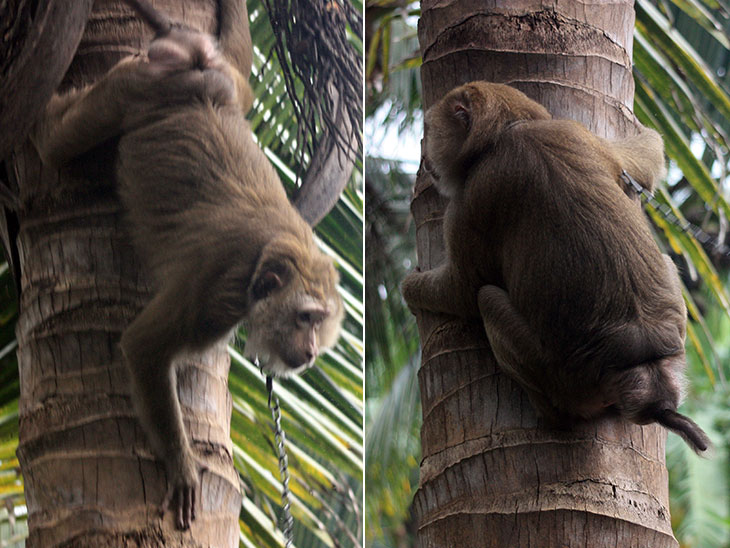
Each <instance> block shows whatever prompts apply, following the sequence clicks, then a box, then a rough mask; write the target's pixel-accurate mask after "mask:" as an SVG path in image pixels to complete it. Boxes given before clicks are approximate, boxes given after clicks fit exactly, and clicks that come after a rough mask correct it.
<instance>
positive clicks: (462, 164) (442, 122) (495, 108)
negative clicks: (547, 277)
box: [424, 81, 551, 196]
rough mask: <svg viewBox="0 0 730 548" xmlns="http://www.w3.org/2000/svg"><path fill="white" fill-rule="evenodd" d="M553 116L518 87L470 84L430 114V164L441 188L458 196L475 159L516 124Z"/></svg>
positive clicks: (427, 121) (426, 162) (427, 145)
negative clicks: (457, 193)
mask: <svg viewBox="0 0 730 548" xmlns="http://www.w3.org/2000/svg"><path fill="white" fill-rule="evenodd" d="M550 118H551V116H550V113H548V111H547V110H545V108H544V107H543V106H542V105H540V104H538V103H536V102H535V101H533V100H532V99H530V98H528V97H527V96H526V95H525V94H524V93H522V92H521V91H518V90H516V89H514V88H512V87H509V86H506V85H504V84H492V83H490V82H482V81H477V82H471V83H469V84H465V85H463V86H460V87H458V88H455V89H453V90H451V91H450V92H449V93H447V94H446V96H445V97H443V98H442V99H441V100H440V101H439V102H438V103H436V104H435V105H434V106H433V107H431V108H430V109H429V110H428V112H426V117H425V121H424V142H425V144H424V148H425V151H426V154H425V158H424V167H425V169H426V170H427V171H430V172H431V173H432V175H433V177H434V180H435V181H436V186H437V188H438V190H439V192H441V193H442V194H444V195H445V196H453V195H454V193H455V192H458V191H459V189H460V188H462V187H463V185H464V180H465V179H466V177H467V175H468V171H469V169H470V168H471V166H473V165H474V162H475V161H476V160H477V159H478V158H479V156H481V155H483V154H488V153H489V149H490V147H491V146H492V145H493V144H494V143H496V141H497V139H499V137H500V135H501V134H502V132H504V131H505V130H507V129H509V127H510V126H511V125H512V124H513V123H514V122H519V121H523V120H528V121H529V120H549V119H550Z"/></svg>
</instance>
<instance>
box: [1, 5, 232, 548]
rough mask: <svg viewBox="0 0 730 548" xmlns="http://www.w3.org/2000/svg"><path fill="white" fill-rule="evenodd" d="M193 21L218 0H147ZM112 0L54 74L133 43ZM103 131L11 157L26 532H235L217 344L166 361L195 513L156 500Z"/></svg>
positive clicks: (70, 540)
mask: <svg viewBox="0 0 730 548" xmlns="http://www.w3.org/2000/svg"><path fill="white" fill-rule="evenodd" d="M154 3H155V5H156V6H157V7H158V8H159V9H160V10H164V11H165V12H166V13H168V14H170V15H171V16H172V17H173V18H175V19H177V20H182V21H184V22H185V23H186V24H188V25H190V26H191V27H195V28H201V29H207V30H208V31H213V32H215V29H216V27H217V25H216V4H217V3H216V2H215V1H213V0H198V1H195V2H193V1H187V2H181V1H177V0H164V1H162V0H157V1H156V2H154ZM130 13H131V12H130V11H129V10H128V8H125V7H123V5H122V4H120V2H118V1H115V0H101V1H97V2H96V5H95V8H94V12H93V14H92V16H91V19H90V21H89V23H88V25H87V28H86V31H85V34H84V37H83V39H82V42H81V45H80V46H79V49H78V52H77V54H76V57H75V59H74V61H73V63H72V65H71V68H70V69H69V71H68V73H67V75H66V77H65V79H64V82H63V84H62V88H65V89H68V88H74V87H79V86H83V85H85V84H87V83H90V82H93V81H94V80H96V79H98V78H99V77H100V76H101V75H102V74H103V73H104V72H105V71H106V70H108V69H109V68H110V67H111V66H112V65H113V64H114V63H116V62H117V61H118V60H119V59H120V58H122V57H124V56H126V55H128V54H130V53H134V52H136V51H138V50H139V49H142V48H143V47H145V45H146V44H147V43H148V42H149V40H150V39H151V37H152V31H151V29H149V28H148V27H147V26H145V25H143V24H142V23H141V22H140V21H139V20H138V19H136V18H132V17H130ZM114 152H115V143H108V144H106V145H104V146H102V147H99V148H98V149H96V150H94V151H92V152H91V153H89V154H87V155H86V156H85V157H83V158H81V159H78V160H77V161H75V162H73V163H72V164H70V165H69V166H68V167H65V168H63V169H61V170H58V171H57V170H50V169H47V168H46V167H45V166H43V165H42V164H41V162H40V160H39V159H38V157H37V155H36V153H35V151H34V149H33V148H32V146H30V145H29V144H26V145H25V147H24V148H23V149H22V150H20V151H19V152H18V153H17V154H16V157H15V164H14V167H15V171H16V174H17V177H18V182H19V187H20V192H21V204H22V205H21V210H20V212H19V220H20V231H19V236H18V239H17V245H18V248H19V252H20V258H21V271H22V274H21V290H22V295H21V302H20V306H21V312H20V318H19V321H18V327H17V336H18V343H19V347H18V361H19V366H20V378H21V399H20V410H19V415H20V434H19V435H20V445H19V448H18V457H19V459H20V463H21V468H22V472H23V476H24V480H25V492H26V499H27V506H28V525H29V529H30V533H29V538H28V542H27V545H28V546H30V547H39V548H49V547H54V546H74V547H86V546H88V547H92V546H93V547H94V548H99V547H107V546H108V547H112V546H113V547H118V546H145V547H147V546H166V547H183V546H184V547H192V546H216V547H218V546H220V547H224V546H237V545H238V535H239V532H238V530H239V529H238V515H239V509H240V503H241V493H240V487H239V481H238V476H237V474H236V471H235V469H234V468H233V460H232V448H231V441H230V432H229V429H230V414H231V398H230V395H229V393H228V389H227V375H228V368H229V359H228V354H227V352H226V348H225V345H219V346H218V347H217V348H215V349H213V350H211V351H210V352H208V353H206V354H205V355H204V356H201V357H199V358H190V359H188V360H186V361H185V363H183V364H181V366H180V367H179V368H178V393H179V397H180V401H181V403H182V407H183V415H184V419H185V426H186V429H187V431H188V435H189V436H190V438H191V440H192V442H193V443H192V445H193V446H194V449H195V450H196V455H197V457H198V459H199V461H200V462H201V464H205V465H206V466H207V467H208V471H207V472H206V473H205V474H204V475H203V478H202V486H201V491H202V493H201V499H200V501H199V506H198V509H199V511H198V518H197V520H196V521H195V522H194V523H193V526H192V528H191V530H190V531H186V532H180V531H176V530H175V529H174V524H173V516H172V512H170V511H168V512H167V513H166V514H165V515H164V518H161V517H160V515H159V513H158V510H159V505H160V503H161V502H162V500H163V497H164V494H165V492H166V478H165V472H164V468H163V466H162V465H161V464H160V463H159V462H157V461H156V460H155V459H154V457H153V456H152V453H151V451H150V449H149V446H148V444H147V442H146V439H145V436H144V433H143V432H142V430H141V428H140V426H139V424H138V422H137V419H136V416H135V414H134V411H133V409H132V406H131V404H130V398H129V382H128V378H127V371H126V367H125V365H124V362H123V360H122V355H121V352H120V349H119V344H118V343H119V336H120V334H121V332H122V331H123V330H124V328H125V327H126V325H127V324H128V323H129V322H130V321H131V320H132V319H133V318H134V317H135V316H136V314H137V313H138V312H139V311H140V309H141V308H142V306H143V305H144V304H145V302H146V301H147V300H148V298H149V297H150V287H149V285H148V283H147V281H146V278H145V273H144V272H143V271H142V270H141V269H140V267H139V264H138V260H137V258H136V257H135V253H134V250H133V249H132V247H131V244H130V242H129V238H128V236H127V233H126V232H125V230H124V223H123V221H122V215H123V212H122V210H121V206H120V203H119V201H118V200H117V197H116V194H115V189H114V182H113V176H112V169H111V167H112V165H113V162H114Z"/></svg>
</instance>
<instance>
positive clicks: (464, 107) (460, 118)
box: [451, 93, 471, 131]
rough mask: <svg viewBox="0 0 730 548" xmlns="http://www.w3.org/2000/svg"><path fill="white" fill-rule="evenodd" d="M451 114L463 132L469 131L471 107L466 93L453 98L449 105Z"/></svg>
mask: <svg viewBox="0 0 730 548" xmlns="http://www.w3.org/2000/svg"><path fill="white" fill-rule="evenodd" d="M451 113H452V115H453V116H454V119H455V120H456V121H457V122H459V124H461V126H462V127H463V128H464V130H465V131H469V129H471V105H470V103H469V97H468V96H467V95H466V93H461V94H460V95H459V96H458V97H455V98H454V102H453V103H452V104H451Z"/></svg>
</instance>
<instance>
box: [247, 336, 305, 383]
mask: <svg viewBox="0 0 730 548" xmlns="http://www.w3.org/2000/svg"><path fill="white" fill-rule="evenodd" d="M243 355H244V356H246V359H247V360H249V361H250V362H251V363H253V364H256V359H257V358H258V362H259V363H258V365H259V367H261V370H262V371H263V372H264V373H266V374H267V375H271V376H272V377H277V378H280V379H282V378H288V377H293V376H294V375H298V374H299V373H301V372H303V371H304V370H306V369H309V368H308V366H307V364H304V365H300V366H299V367H295V368H291V367H289V366H288V365H286V364H285V363H284V362H283V361H281V360H280V359H279V357H278V356H272V355H271V354H270V353H269V352H267V351H263V350H261V349H258V348H256V345H255V344H249V342H248V341H246V346H245V348H244V349H243Z"/></svg>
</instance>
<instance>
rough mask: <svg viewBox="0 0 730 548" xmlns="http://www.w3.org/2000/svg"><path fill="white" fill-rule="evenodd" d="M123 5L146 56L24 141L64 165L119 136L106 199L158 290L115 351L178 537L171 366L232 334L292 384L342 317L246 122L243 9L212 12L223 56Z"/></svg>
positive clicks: (182, 477)
mask: <svg viewBox="0 0 730 548" xmlns="http://www.w3.org/2000/svg"><path fill="white" fill-rule="evenodd" d="M128 3H129V4H130V5H131V6H132V7H134V8H135V9H138V10H140V14H141V16H142V17H143V18H144V19H146V20H147V21H148V22H149V23H150V24H151V25H152V27H153V29H154V30H156V31H157V36H156V38H155V39H154V40H153V41H152V43H151V44H150V46H149V49H148V51H147V54H146V55H144V54H140V55H137V56H132V57H128V58H125V59H123V60H122V61H120V62H119V63H118V64H117V65H115V66H114V67H112V69H111V70H110V71H109V72H108V73H107V74H106V75H105V76H103V77H102V78H101V79H100V80H99V81H98V82H96V83H95V84H93V85H91V86H88V87H86V88H82V89H79V90H75V91H72V92H70V93H67V94H65V95H58V96H55V97H54V98H53V99H52V100H51V101H50V103H49V104H48V106H47V107H46V111H45V114H44V117H43V120H42V121H41V122H40V123H39V124H38V125H37V126H36V128H35V129H34V133H33V142H34V143H35V146H36V148H37V150H38V153H39V156H40V157H41V159H42V161H43V162H44V163H45V164H48V165H51V166H60V165H63V164H64V163H67V162H71V161H73V160H74V159H76V158H78V157H79V156H81V155H82V154H84V153H86V152H88V151H89V150H91V149H93V148H94V147H96V146H97V145H100V144H101V143H104V142H107V141H109V140H110V139H117V141H116V142H117V144H116V158H115V165H114V173H115V181H116V190H117V193H118V195H119V197H120V200H121V203H122V205H123V209H124V210H125V220H126V226H127V230H128V232H129V234H130V237H131V240H132V243H133V246H134V249H135V251H136V252H137V254H138V255H139V256H140V258H141V259H142V262H143V264H144V265H145V266H146V268H147V269H148V270H149V272H150V273H151V278H152V283H153V289H154V293H153V296H152V298H151V300H150V302H149V303H148V304H147V305H146V306H145V307H144V308H143V310H142V311H141V312H140V313H139V314H138V315H137V316H136V318H135V319H134V320H133V321H132V322H131V324H130V325H129V326H128V327H127V328H126V329H125V330H124V331H123V333H122V335H121V341H120V345H121V349H122V354H123V356H124V360H125V363H126V366H127V369H128V371H129V373H130V378H131V395H132V401H133V404H134V406H135V409H136V412H137V415H138V416H139V419H140V422H141V424H142V427H143V429H144V431H145V433H146V435H147V438H148V440H149V442H150V445H151V446H152V449H153V451H154V453H155V454H156V456H157V457H158V458H160V459H161V460H162V461H163V462H164V465H165V470H166V474H167V482H168V490H167V493H166V494H165V497H164V500H163V502H162V505H161V507H160V508H161V513H162V514H164V512H166V510H167V509H168V508H170V507H172V508H173V511H174V512H175V523H176V526H177V527H178V528H180V529H187V528H189V527H190V525H191V522H192V521H193V520H195V518H196V507H195V505H196V499H197V496H198V491H199V482H200V479H199V477H200V474H202V473H203V471H204V467H202V466H201V465H199V464H198V462H197V461H196V459H195V456H194V454H193V451H192V444H191V441H190V440H189V439H188V438H187V436H186V433H185V430H184V426H183V421H182V414H181V408H180V403H179V401H178V397H177V388H176V375H175V365H174V364H175V362H176V361H177V360H178V359H179V358H181V357H184V356H185V355H189V354H196V353H200V352H203V351H204V350H206V349H208V348H209V347H211V346H212V345H213V344H215V343H217V342H218V341H220V340H224V339H225V338H226V337H229V336H230V335H231V334H232V333H233V331H234V330H235V328H236V327H237V326H238V325H240V324H243V325H244V326H245V327H246V330H247V340H246V344H245V348H244V355H245V356H246V357H247V358H249V359H251V360H253V359H256V358H257V359H258V360H260V362H261V367H262V370H263V371H264V372H266V373H267V374H269V375H273V376H280V377H286V376H290V375H293V374H297V373H299V372H301V371H303V370H305V369H307V368H309V367H311V366H312V365H313V364H314V361H315V359H316V357H317V356H318V354H319V353H320V352H321V350H322V349H324V348H328V347H331V346H332V345H334V343H335V342H336V340H337V338H338V336H339V330H340V325H341V322H342V318H343V314H344V311H343V305H342V301H341V298H340V296H339V294H338V292H337V283H338V279H339V278H338V274H337V271H336V270H335V267H334V264H333V261H332V260H331V259H330V258H329V257H327V256H325V255H324V254H323V253H322V252H321V251H320V250H319V249H318V248H317V245H316V243H315V241H314V237H313V233H312V228H311V227H310V226H309V225H307V223H306V222H305V221H304V220H303V218H302V217H301V215H300V214H299V213H298V212H297V211H296V210H295V208H294V207H293V206H292V205H291V203H290V202H289V199H288V197H287V195H286V192H285V190H284V188H283V186H282V184H281V182H280V180H279V178H278V175H277V173H276V171H275V169H274V168H273V166H272V165H271V163H270V162H269V161H268V159H267V158H266V156H265V154H264V152H263V151H262V150H261V149H260V148H259V146H258V145H257V144H256V142H255V141H254V138H253V134H252V131H251V128H250V126H249V123H248V122H247V120H246V119H245V117H244V114H245V112H246V111H247V110H248V109H249V108H250V107H251V103H252V100H253V99H252V97H253V95H252V92H251V89H250V87H249V84H248V81H247V78H248V74H249V72H250V69H251V39H250V36H249V33H248V21H247V17H248V16H247V13H246V8H245V2H243V1H241V0H222V1H221V37H220V46H219V45H218V44H217V43H216V41H215V39H214V38H213V37H212V36H210V35H208V34H206V33H202V32H198V31H195V30H192V29H189V28H186V27H183V26H182V25H178V24H176V23H173V22H171V21H170V20H169V19H168V18H167V17H166V16H164V15H162V14H160V13H158V12H156V11H155V10H154V9H152V8H151V7H150V6H149V5H148V4H147V3H146V2H143V1H130V2H128ZM140 6H141V8H140ZM112 142H114V141H112Z"/></svg>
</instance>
